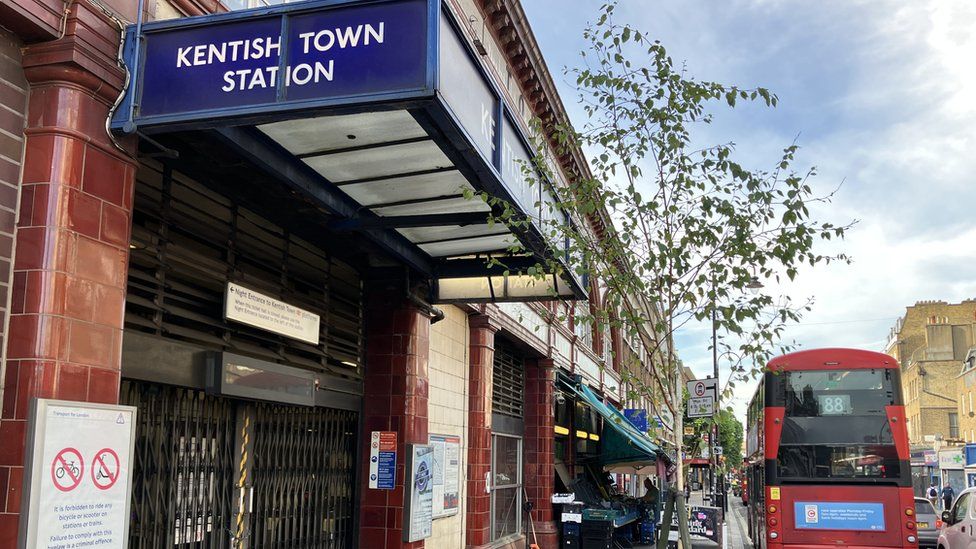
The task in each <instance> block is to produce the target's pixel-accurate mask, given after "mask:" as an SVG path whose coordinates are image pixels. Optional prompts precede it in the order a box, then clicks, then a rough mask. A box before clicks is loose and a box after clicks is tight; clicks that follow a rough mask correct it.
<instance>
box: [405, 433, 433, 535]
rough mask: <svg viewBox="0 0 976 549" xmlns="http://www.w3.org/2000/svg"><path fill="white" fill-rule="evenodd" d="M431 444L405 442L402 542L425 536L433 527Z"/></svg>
mask: <svg viewBox="0 0 976 549" xmlns="http://www.w3.org/2000/svg"><path fill="white" fill-rule="evenodd" d="M433 464H434V447H433V446H432V445H430V444H408V445H407V463H406V478H405V479H404V480H405V484H404V487H403V500H404V501H403V541H405V542H407V543H410V542H413V541H420V540H422V539H426V538H429V537H430V536H431V535H432V534H433V530H434V517H433V500H434V483H433V480H434V479H433V470H432V469H433Z"/></svg>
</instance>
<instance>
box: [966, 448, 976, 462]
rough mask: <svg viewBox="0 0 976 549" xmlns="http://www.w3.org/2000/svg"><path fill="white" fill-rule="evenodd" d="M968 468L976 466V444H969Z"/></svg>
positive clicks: (967, 453)
mask: <svg viewBox="0 0 976 549" xmlns="http://www.w3.org/2000/svg"><path fill="white" fill-rule="evenodd" d="M965 452H966V454H965V455H966V467H969V466H972V465H976V444H973V443H969V444H967V445H966V450H965Z"/></svg>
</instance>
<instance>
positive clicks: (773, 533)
mask: <svg viewBox="0 0 976 549" xmlns="http://www.w3.org/2000/svg"><path fill="white" fill-rule="evenodd" d="M769 537H770V538H772V539H776V538H778V537H779V534H777V533H776V532H770V533H769Z"/></svg>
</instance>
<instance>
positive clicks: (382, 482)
mask: <svg viewBox="0 0 976 549" xmlns="http://www.w3.org/2000/svg"><path fill="white" fill-rule="evenodd" d="M396 447H397V434H396V431H373V432H372V434H371V436H370V442H369V487H370V488H372V489H374V490H375V489H379V490H392V489H393V487H394V485H396V462H397V459H396Z"/></svg>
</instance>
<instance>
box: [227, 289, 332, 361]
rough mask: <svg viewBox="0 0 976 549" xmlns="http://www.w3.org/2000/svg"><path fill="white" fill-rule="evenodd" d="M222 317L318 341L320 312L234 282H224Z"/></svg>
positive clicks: (302, 339) (313, 342)
mask: <svg viewBox="0 0 976 549" xmlns="http://www.w3.org/2000/svg"><path fill="white" fill-rule="evenodd" d="M224 318H226V319H228V320H234V321H237V322H240V323H242V324H247V325H248V326H254V327H255V328H260V329H262V330H267V331H269V332H273V333H276V334H281V335H283V336H285V337H290V338H292V339H297V340H300V341H305V342H308V343H311V344H312V345H318V343H319V321H320V319H319V315H317V314H315V313H312V312H310V311H306V310H305V309H300V308H298V307H295V306H294V305H289V304H287V303H285V302H284V301H280V300H277V299H275V298H273V297H271V296H268V295H264V294H262V293H260V292H256V291H254V290H251V289H249V288H245V287H244V286H239V285H237V284H234V283H233V282H228V283H227V291H226V296H225V298H224Z"/></svg>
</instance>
